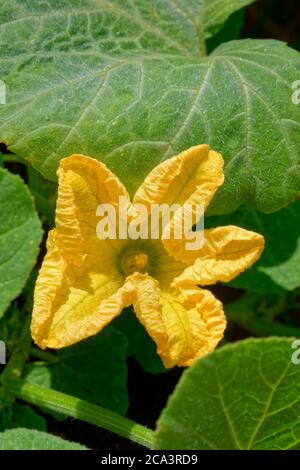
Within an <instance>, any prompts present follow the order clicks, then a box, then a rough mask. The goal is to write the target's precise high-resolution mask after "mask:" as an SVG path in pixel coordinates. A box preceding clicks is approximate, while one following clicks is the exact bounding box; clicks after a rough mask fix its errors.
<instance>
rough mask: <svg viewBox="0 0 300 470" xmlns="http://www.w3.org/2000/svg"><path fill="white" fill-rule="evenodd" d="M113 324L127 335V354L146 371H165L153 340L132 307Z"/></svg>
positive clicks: (156, 372) (158, 372)
mask: <svg viewBox="0 0 300 470" xmlns="http://www.w3.org/2000/svg"><path fill="white" fill-rule="evenodd" d="M113 325H114V327H115V328H116V329H117V330H119V331H122V333H124V334H125V335H126V337H127V344H128V347H127V354H128V356H131V355H133V356H134V357H135V359H136V360H137V361H138V362H139V363H140V364H141V366H142V367H143V369H144V370H145V371H146V372H149V373H150V374H160V373H162V372H166V371H167V369H166V368H165V367H164V365H163V363H162V360H161V359H160V357H159V355H158V354H157V352H156V349H157V348H156V345H155V343H154V341H153V340H152V338H150V336H149V335H148V333H147V332H146V330H145V328H144V327H143V326H142V325H141V324H140V323H139V321H138V319H137V318H136V316H135V314H134V312H133V309H132V308H130V307H129V308H127V309H125V310H124V312H122V315H120V316H119V317H117V318H116V319H115V320H114V323H113Z"/></svg>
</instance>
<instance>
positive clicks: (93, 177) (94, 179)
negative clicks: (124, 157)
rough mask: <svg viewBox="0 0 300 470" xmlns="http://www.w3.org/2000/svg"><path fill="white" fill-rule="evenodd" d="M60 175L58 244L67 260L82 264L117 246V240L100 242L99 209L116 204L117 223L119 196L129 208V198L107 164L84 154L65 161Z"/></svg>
mask: <svg viewBox="0 0 300 470" xmlns="http://www.w3.org/2000/svg"><path fill="white" fill-rule="evenodd" d="M57 174H58V180H59V186H58V198H57V206H56V220H55V222H56V230H57V243H58V244H59V246H60V247H61V249H62V251H63V255H64V257H65V258H66V259H68V260H69V261H72V262H73V263H75V264H77V265H80V264H81V263H82V262H83V260H84V257H85V255H86V254H88V253H93V252H94V251H95V250H101V249H102V250H103V249H105V250H107V249H108V250H109V249H111V248H113V247H114V246H115V243H114V240H100V239H99V238H98V237H97V235H96V228H97V224H98V222H99V220H100V219H99V217H98V216H97V215H96V210H97V207H98V206H99V205H100V204H106V203H109V204H112V205H113V207H114V208H115V209H116V222H117V221H118V204H119V197H120V196H123V197H124V198H125V199H124V201H126V203H127V205H128V206H129V203H130V202H129V196H128V193H127V191H126V189H125V188H124V186H123V185H122V183H121V182H120V181H119V180H118V179H117V177H116V176H115V175H114V174H113V173H112V172H111V171H110V170H108V168H107V167H106V166H105V165H104V164H103V163H100V162H99V161H97V160H95V159H93V158H90V157H86V156H84V155H72V156H70V157H67V158H64V159H63V160H61V162H60V166H59V169H58V172H57ZM112 223H113V222H112Z"/></svg>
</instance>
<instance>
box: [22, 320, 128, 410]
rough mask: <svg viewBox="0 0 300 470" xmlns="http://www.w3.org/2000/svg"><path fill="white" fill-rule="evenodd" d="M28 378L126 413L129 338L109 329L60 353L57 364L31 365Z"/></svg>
mask: <svg viewBox="0 0 300 470" xmlns="http://www.w3.org/2000/svg"><path fill="white" fill-rule="evenodd" d="M24 378H25V379H26V380H27V381H29V382H33V383H36V384H39V385H42V386H44V387H48V388H53V389H54V390H58V391H60V392H64V393H67V394H69V395H73V396H75V397H77V398H81V399H83V400H87V401H90V402H92V403H95V404H96V405H100V406H102V407H104V408H108V409H110V410H113V411H116V412H117V413H120V414H124V413H125V412H126V411H127V407H128V397H127V387H126V382H127V366H126V340H125V337H124V335H123V334H122V333H120V332H117V331H114V330H113V329H112V328H110V327H108V328H105V329H104V330H103V331H102V332H100V334H98V335H96V336H93V337H91V338H89V339H87V340H85V341H82V342H80V343H78V344H75V345H74V346H71V347H68V348H65V349H62V350H60V351H59V352H58V362H57V363H53V364H50V363H45V362H35V363H33V364H29V365H28V366H26V367H25V371H24Z"/></svg>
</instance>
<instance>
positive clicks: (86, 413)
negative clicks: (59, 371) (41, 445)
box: [5, 379, 153, 449]
mask: <svg viewBox="0 0 300 470" xmlns="http://www.w3.org/2000/svg"><path fill="white" fill-rule="evenodd" d="M5 388H6V389H7V390H8V391H9V392H10V393H11V394H13V395H14V396H15V397H17V398H20V399H21V400H24V401H26V402H27V403H31V404H32V405H36V406H40V407H43V408H46V409H48V410H49V411H56V412H59V413H62V414H63V415H65V416H70V417H72V418H76V419H80V420H82V421H85V422H87V423H90V424H95V425H96V426H99V427H101V428H103V429H107V430H108V431H111V432H114V433H116V434H118V435H119V436H122V437H126V438H127V439H131V440H132V441H134V442H136V443H137V444H141V445H142V446H145V447H148V448H150V449H151V448H152V440H153V431H151V430H150V429H147V428H145V427H144V426H141V425H140V424H137V423H135V422H134V421H131V420H129V419H127V418H124V417H123V416H119V415H118V414H116V413H114V412H112V411H109V410H106V409H104V408H102V407H100V406H97V405H94V404H92V403H89V402H87V401H85V400H80V399H79V398H75V397H73V396H71V395H66V394H65V393H61V392H57V391H56V390H51V389H48V388H46V387H42V386H40V385H37V384H32V383H29V382H26V381H25V380H21V379H18V380H9V381H7V382H5Z"/></svg>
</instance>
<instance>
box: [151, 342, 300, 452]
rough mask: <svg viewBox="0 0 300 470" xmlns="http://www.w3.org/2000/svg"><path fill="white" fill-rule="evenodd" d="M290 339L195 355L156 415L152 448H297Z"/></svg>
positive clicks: (299, 371)
mask: <svg viewBox="0 0 300 470" xmlns="http://www.w3.org/2000/svg"><path fill="white" fill-rule="evenodd" d="M292 342H293V340H292V339H278V338H270V339H259V340H258V339H249V340H246V341H242V342H237V343H235V344H231V345H227V346H224V347H222V348H220V349H218V350H217V351H215V352H214V353H212V354H210V355H208V356H207V357H205V358H203V359H200V360H198V361H197V362H196V363H195V364H194V365H193V366H192V367H190V368H189V369H187V370H186V371H185V372H184V373H183V376H182V378H181V379H180V381H179V383H178V385H177V387H176V389H175V392H174V393H173V395H172V396H171V397H170V399H169V401H168V404H167V406H166V408H165V409H164V411H163V412H162V415H161V416H160V418H159V421H158V428H157V431H156V438H155V447H156V449H180V450H185V449H194V450H196V449H201V450H202V449H203V450H204V449H268V450H271V449H276V450H279V449H300V418H299V416H300V398H299V383H300V381H299V379H300V367H299V366H296V365H294V364H293V363H292V361H291V356H292V353H293V352H294V350H293V349H292Z"/></svg>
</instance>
